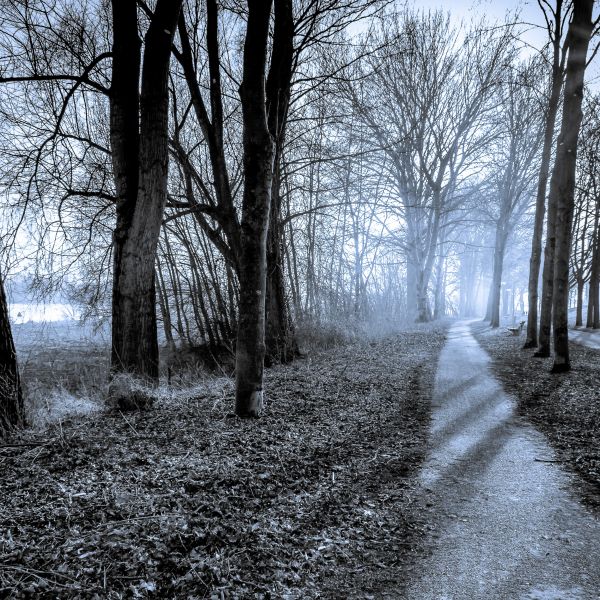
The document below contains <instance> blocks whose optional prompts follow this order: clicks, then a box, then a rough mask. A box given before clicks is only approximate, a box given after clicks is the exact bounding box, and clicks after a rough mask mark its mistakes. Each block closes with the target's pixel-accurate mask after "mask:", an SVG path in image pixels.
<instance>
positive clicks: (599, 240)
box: [586, 199, 600, 329]
mask: <svg viewBox="0 0 600 600" xmlns="http://www.w3.org/2000/svg"><path fill="white" fill-rule="evenodd" d="M596 203H597V204H596V217H595V219H594V235H593V238H592V244H593V246H592V268H591V269H590V280H589V285H588V309H587V321H586V327H591V328H593V329H598V327H599V326H600V323H599V321H600V302H599V301H600V231H599V229H598V224H599V217H600V200H598V199H597V200H596Z"/></svg>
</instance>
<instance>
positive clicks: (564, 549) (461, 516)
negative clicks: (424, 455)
mask: <svg viewBox="0 0 600 600" xmlns="http://www.w3.org/2000/svg"><path fill="white" fill-rule="evenodd" d="M488 363H489V357H488V355H487V354H486V353H485V352H484V351H483V350H482V349H481V347H480V346H479V345H478V344H477V342H476V341H475V339H474V338H473V336H472V335H471V333H470V330H469V325H468V323H466V322H460V323H457V324H455V325H454V326H453V327H452V328H451V330H450V332H449V336H448V341H447V343H446V346H445V348H444V350H443V351H442V354H441V356H440V361H439V366H438V374H437V378H436V385H435V392H434V414H433V422H432V429H431V437H432V442H433V449H432V451H431V452H430V455H429V458H428V460H427V461H426V463H425V466H424V468H423V471H422V474H421V485H422V487H423V495H424V497H425V499H426V504H427V505H428V506H429V510H431V511H432V512H433V514H434V515H436V516H435V517H434V521H435V522H434V525H435V532H436V533H435V536H434V537H433V539H432V542H431V544H432V552H431V555H430V556H429V557H428V558H426V559H425V560H423V562H422V563H421V564H420V565H419V567H418V573H417V576H416V577H415V579H414V581H413V583H412V584H411V585H410V586H409V588H408V591H407V597H408V598H411V599H415V600H427V599H438V600H442V599H443V600H450V599H452V600H454V599H456V600H458V599H461V600H462V599H465V600H476V599H486V600H494V599H507V600H509V599H510V600H513V599H539V600H550V599H552V600H576V599H577V600H580V599H581V600H588V599H589V600H597V599H600V522H599V521H598V520H597V519H596V518H595V517H594V516H593V515H592V514H591V513H589V512H588V511H587V510H586V509H585V508H583V507H582V506H580V505H579V504H578V503H577V502H576V501H575V500H574V499H573V497H572V496H571V494H570V492H569V489H570V486H571V480H570V475H568V474H567V473H566V472H564V471H563V470H562V469H561V467H560V466H559V464H557V463H554V462H552V461H553V459H554V457H553V453H552V450H551V448H550V447H549V446H548V444H547V443H546V442H545V440H544V438H543V436H542V435H541V434H539V433H538V432H536V431H535V430H534V429H533V428H532V427H530V426H529V425H527V424H525V423H523V422H522V421H519V420H517V418H516V417H514V416H513V402H512V400H511V398H510V396H508V395H507V394H505V393H504V391H503V389H502V386H501V385H500V383H499V382H498V381H497V380H496V379H495V378H494V376H493V375H492V373H491V371H490V369H489V367H488Z"/></svg>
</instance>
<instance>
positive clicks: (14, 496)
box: [0, 325, 445, 598]
mask: <svg viewBox="0 0 600 600" xmlns="http://www.w3.org/2000/svg"><path fill="white" fill-rule="evenodd" d="M444 336H445V327H444V326H442V325H436V326H422V327H415V328H413V329H411V330H409V331H405V332H401V333H399V334H397V335H394V336H391V337H388V338H386V339H381V340H372V341H365V342H362V343H354V344H351V345H346V346H342V347H337V348H334V349H331V350H328V351H320V352H316V353H313V354H312V355H310V356H309V357H307V358H304V359H301V360H298V361H296V362H295V363H293V364H291V365H288V366H278V367H275V368H273V369H270V370H268V373H267V382H266V396H267V398H268V405H267V408H266V412H265V416H264V417H263V418H261V419H258V420H239V419H237V418H235V417H233V416H232V415H231V414H230V413H231V411H232V404H233V400H232V396H233V388H232V382H231V380H230V379H227V378H219V379H213V380H211V381H208V382H205V384H203V386H201V387H200V388H198V389H197V390H196V391H195V392H194V393H193V394H191V395H190V396H189V397H187V398H186V397H185V394H182V393H181V392H178V393H177V394H175V393H173V395H172V396H171V397H168V396H166V397H164V398H163V399H162V400H160V401H159V402H158V403H157V405H156V406H155V408H154V409H153V410H151V411H149V412H147V413H128V414H109V413H104V412H100V413H93V414H90V415H88V416H79V417H77V418H74V419H70V420H69V419H66V420H61V421H59V422H58V423H55V424H54V425H50V426H47V427H46V428H44V429H30V430H27V431H25V432H22V433H21V434H20V435H19V436H18V437H15V438H14V439H11V440H9V444H10V445H3V446H1V447H0V597H11V598H13V597H14V598H25V597H27V598H29V597H65V598H67V597H78V598H79V597H82V598H145V597H156V598H174V597H177V598H244V597H253V598H317V597H320V598H323V597H327V598H370V597H378V598H380V597H387V596H388V595H389V597H401V596H402V592H401V590H402V589H403V585H404V584H405V583H406V578H407V577H409V575H410V569H409V568H408V566H409V565H411V564H414V559H415V556H417V555H418V554H419V552H421V548H422V541H423V539H424V537H425V535H426V534H427V531H428V527H429V525H428V524H427V522H426V520H425V518H424V516H423V514H422V513H421V512H420V509H419V507H418V506H419V503H418V501H417V498H416V497H417V495H418V491H417V488H418V484H417V474H418V472H419V468H420V466H421V464H422V461H423V459H424V456H425V453H426V451H427V437H428V429H429V423H430V410H431V407H430V397H431V389H432V386H433V382H434V376H435V370H436V364H437V356H438V354H439V352H440V350H441V348H442V345H443V341H444Z"/></svg>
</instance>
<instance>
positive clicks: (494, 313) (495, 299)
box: [489, 223, 506, 328]
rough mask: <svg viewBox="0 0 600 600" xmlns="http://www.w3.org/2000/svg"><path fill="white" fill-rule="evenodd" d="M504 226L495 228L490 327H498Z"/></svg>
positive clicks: (504, 238)
mask: <svg viewBox="0 0 600 600" xmlns="http://www.w3.org/2000/svg"><path fill="white" fill-rule="evenodd" d="M504 228H505V226H504V225H503V224H502V223H499V224H498V225H497V228H496V242H495V244H494V267H493V271H492V287H491V288H490V302H489V307H490V312H491V314H490V325H491V326H492V327H494V328H496V327H500V295H501V292H502V271H503V268H504V251H505V249H506V234H505V233H504Z"/></svg>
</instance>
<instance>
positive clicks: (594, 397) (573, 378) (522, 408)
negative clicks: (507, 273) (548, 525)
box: [472, 323, 600, 510]
mask: <svg viewBox="0 0 600 600" xmlns="http://www.w3.org/2000/svg"><path fill="white" fill-rule="evenodd" d="M472 330H473V333H474V335H475V337H476V338H477V341H478V342H479V343H480V344H481V346H482V347H483V348H484V349H485V350H486V352H488V353H489V354H490V356H491V357H492V365H491V366H492V369H493V370H494V373H495V374H496V376H497V377H498V378H499V379H500V380H501V381H502V382H503V383H504V385H505V388H506V389H507V390H508V391H510V392H511V393H512V394H514V396H515V398H516V400H517V410H518V412H519V414H521V415H522V416H524V417H526V418H527V419H528V420H529V421H530V422H531V423H533V424H534V425H535V426H536V427H537V428H538V429H540V430H541V431H542V432H543V433H545V434H546V436H547V437H548V440H549V441H550V443H551V444H552V445H553V446H554V448H555V449H556V451H557V452H558V456H559V459H560V460H561V461H563V462H564V463H565V465H566V466H567V467H569V468H571V469H573V470H575V471H576V472H577V473H579V475H580V476H581V478H582V479H583V482H582V485H581V486H580V489H578V492H579V494H580V495H581V498H582V499H583V500H584V501H585V502H586V503H587V504H588V505H590V506H591V507H593V508H595V509H596V510H600V447H599V446H598V439H599V438H600V394H599V393H598V390H600V369H599V368H598V365H599V360H600V352H599V351H598V350H594V349H591V348H586V347H583V346H581V345H579V344H571V345H570V354H571V364H572V370H571V371H570V372H569V373H563V374H551V373H550V369H551V367H552V359H551V358H546V359H542V358H535V357H534V356H533V352H534V351H533V350H523V349H522V346H523V343H524V341H525V339H524V336H523V335H521V336H519V337H517V336H511V335H509V334H508V333H507V331H506V330H505V329H502V328H499V329H496V330H492V329H490V328H489V327H488V326H486V325H483V324H480V323H478V324H474V325H473V326H472Z"/></svg>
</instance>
